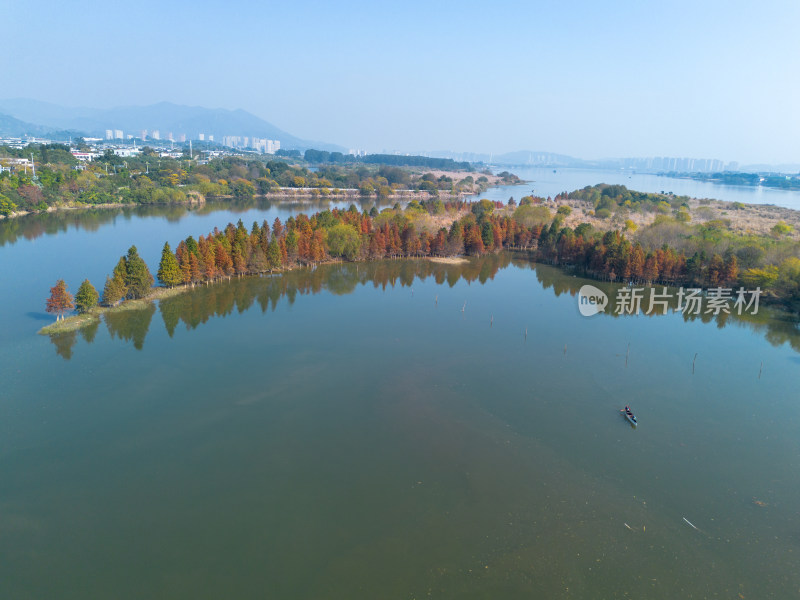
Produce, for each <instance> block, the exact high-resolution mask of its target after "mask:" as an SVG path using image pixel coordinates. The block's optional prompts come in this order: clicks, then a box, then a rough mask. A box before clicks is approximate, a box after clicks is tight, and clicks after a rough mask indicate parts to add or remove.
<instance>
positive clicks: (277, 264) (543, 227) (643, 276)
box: [43, 185, 800, 333]
mask: <svg viewBox="0 0 800 600" xmlns="http://www.w3.org/2000/svg"><path fill="white" fill-rule="evenodd" d="M672 202H673V204H674V205H675V206H673V205H672V204H670V198H669V197H667V196H665V195H662V194H643V193H640V192H632V191H630V190H627V189H626V188H624V186H606V185H599V186H594V187H590V188H585V189H584V190H579V191H577V192H573V193H572V194H564V195H562V196H559V197H557V198H556V199H555V200H548V199H545V198H538V197H532V196H526V197H524V198H522V199H521V200H520V202H519V204H517V203H516V202H515V201H514V199H513V198H511V199H510V200H509V201H508V202H507V203H503V202H491V201H489V200H480V201H478V202H471V203H466V202H462V201H448V202H443V201H442V200H441V199H439V198H435V199H430V200H426V201H422V202H418V201H416V200H414V201H411V202H409V203H408V204H407V206H405V207H404V208H403V207H401V206H400V205H399V204H398V205H396V206H395V207H394V208H387V209H384V210H382V211H380V212H378V210H377V209H376V208H373V209H372V210H371V211H369V212H367V211H361V212H360V211H358V210H357V209H356V207H355V206H354V205H351V206H350V208H349V209H347V210H339V209H332V210H324V211H321V212H318V213H316V214H313V215H311V216H308V215H305V214H302V213H301V214H298V215H297V216H295V217H290V218H289V219H287V220H286V222H282V221H281V220H280V219H275V220H274V221H273V222H272V223H267V222H266V221H264V222H262V223H257V222H254V223H253V224H252V225H251V226H250V227H249V228H248V227H246V226H245V225H244V223H243V222H242V221H241V220H240V221H239V222H238V223H236V224H233V223H229V224H228V225H227V226H225V227H224V228H223V229H218V228H215V229H214V230H213V231H211V232H209V233H207V234H205V235H200V236H199V237H197V238H196V239H195V238H194V237H193V236H189V237H188V238H186V239H184V240H181V241H180V242H179V243H178V244H177V246H176V247H175V249H174V251H173V249H172V247H171V246H170V244H169V243H168V242H167V243H165V244H164V247H163V249H162V255H161V260H160V264H159V266H158V270H157V278H158V281H159V283H160V284H161V286H162V287H160V288H152V287H151V286H152V283H153V281H154V279H153V276H152V275H151V274H150V271H149V269H148V267H147V265H146V264H145V263H144V261H143V260H142V259H141V258H140V257H139V256H138V253H137V251H136V248H135V246H133V247H131V249H130V250H129V251H128V253H127V255H126V256H123V257H120V259H119V261H118V262H117V264H116V266H115V267H114V268H113V270H112V272H111V273H110V274H109V276H108V277H107V279H106V281H105V284H104V286H103V292H102V296H101V297H99V298H98V296H97V295H92V294H91V292H90V290H89V289H88V288H89V287H91V284H90V283H89V282H88V281H85V282H84V284H82V289H83V288H84V287H86V288H87V289H84V290H83V292H84V293H82V294H81V293H79V296H81V298H82V300H81V304H80V306H81V308H80V309H79V310H80V311H81V312H82V313H84V314H86V313H93V311H97V310H98V309H97V308H96V307H95V306H94V305H92V303H91V301H87V300H85V299H86V298H87V297H88V298H95V299H97V300H99V304H101V305H102V307H104V308H105V309H113V308H114V307H118V306H119V305H120V303H122V306H123V307H124V306H125V303H126V301H139V302H141V301H143V300H144V301H146V300H148V299H153V298H155V297H157V296H158V295H164V294H174V293H178V292H180V291H183V290H186V289H190V288H192V287H194V286H195V285H198V284H206V285H208V284H211V283H213V282H214V281H217V280H220V279H230V278H232V277H243V276H246V275H261V274H263V273H267V272H279V271H283V270H291V269H294V268H297V267H302V266H307V265H315V264H320V263H324V262H330V261H369V260H378V259H385V258H389V259H397V258H423V257H454V256H460V255H467V256H479V255H482V254H486V253H490V252H498V251H501V250H503V249H506V250H518V251H525V252H528V253H530V256H531V257H532V258H533V259H534V260H537V261H542V262H546V263H550V264H554V265H558V266H561V267H563V268H567V269H572V270H574V271H576V272H578V273H580V274H581V275H584V276H588V277H594V278H597V279H602V280H607V281H620V282H633V283H637V284H645V285H654V284H660V285H689V286H694V287H704V288H711V287H720V286H724V287H734V286H739V285H741V286H745V287H747V288H748V289H754V288H756V287H760V288H761V289H762V290H763V291H764V293H765V295H766V297H767V298H768V299H771V300H772V301H775V302H779V303H782V304H784V305H785V306H787V307H789V308H790V309H792V310H795V311H796V310H799V309H800V241H798V240H797V238H796V236H794V235H793V232H792V231H791V227H790V226H788V225H786V224H785V223H783V222H780V223H776V225H775V226H774V227H773V228H772V229H771V230H770V232H769V233H764V234H746V235H745V234H741V233H738V232H736V231H734V230H732V229H731V227H730V224H728V223H726V222H725V221H723V220H720V219H709V220H705V221H702V222H699V223H696V224H692V222H691V221H692V216H691V214H690V213H689V208H687V206H684V203H683V202H682V201H680V200H679V199H678V200H676V199H674V198H673V199H672ZM581 206H582V208H577V207H581ZM667 207H669V208H667ZM576 208H577V209H576ZM601 211H607V212H608V216H602V217H600V218H598V217H597V213H600V212H601ZM579 213H583V216H586V217H587V218H588V219H589V220H590V221H592V222H589V221H581V222H579V223H578V224H577V225H571V224H570V223H575V221H576V220H580V219H581V214H579ZM633 213H636V215H634V214H633ZM686 215H688V218H687V216H686ZM631 216H637V218H642V217H643V216H646V218H647V219H649V222H648V224H647V225H644V226H642V227H639V226H636V224H635V223H634V222H633V220H632V219H630V218H627V219H625V220H624V221H622V219H623V218H624V217H631ZM700 219H702V217H700ZM620 222H622V226H621V227H618V225H619V224H620ZM593 223H594V224H593ZM784 227H785V228H788V230H785V229H784ZM62 283H63V282H59V284H57V286H56V288H53V290H56V289H57V288H58V290H59V294H62V296H63V293H66V289H65V288H64V289H63V290H62V289H61V287H59V286H60V285H61V284H62ZM91 289H94V288H91ZM51 300H52V298H51ZM49 306H50V300H48V307H49ZM100 310H102V309H100ZM62 312H63V311H62ZM77 319H78V320H77V321H73V322H70V321H69V319H67V321H66V322H64V321H61V322H60V323H59V324H57V325H56V327H57V328H65V327H67V328H68V327H71V326H75V325H79V324H80V322H82V321H80V316H79V317H78V318H77ZM52 331H53V329H52V328H45V329H44V330H43V333H50V332H52Z"/></svg>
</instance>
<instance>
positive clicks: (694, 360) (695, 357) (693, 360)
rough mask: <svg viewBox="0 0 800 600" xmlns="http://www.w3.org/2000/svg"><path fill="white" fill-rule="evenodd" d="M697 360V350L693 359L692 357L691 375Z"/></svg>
mask: <svg viewBox="0 0 800 600" xmlns="http://www.w3.org/2000/svg"><path fill="white" fill-rule="evenodd" d="M696 361H697V352H695V353H694V359H692V375H694V363H695V362H696Z"/></svg>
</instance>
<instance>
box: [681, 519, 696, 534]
mask: <svg viewBox="0 0 800 600" xmlns="http://www.w3.org/2000/svg"><path fill="white" fill-rule="evenodd" d="M683 520H684V521H686V524H687V525H688V526H689V527H691V528H692V529H694V530H695V531H700V530H699V529H698V528H697V527H695V526H694V524H693V523H692V522H691V521H690V520H689V519H687V518H686V517H683Z"/></svg>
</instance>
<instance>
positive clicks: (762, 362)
mask: <svg viewBox="0 0 800 600" xmlns="http://www.w3.org/2000/svg"><path fill="white" fill-rule="evenodd" d="M763 370H764V361H763V360H762V361H761V366H760V367H759V368H758V378H759V379H761V371H763Z"/></svg>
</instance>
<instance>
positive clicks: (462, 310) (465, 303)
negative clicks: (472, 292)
mask: <svg viewBox="0 0 800 600" xmlns="http://www.w3.org/2000/svg"><path fill="white" fill-rule="evenodd" d="M465 308H467V301H466V300H464V306H462V307H461V312H464V309H465Z"/></svg>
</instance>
